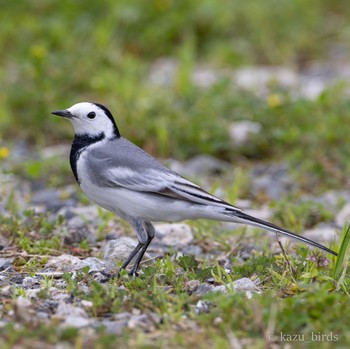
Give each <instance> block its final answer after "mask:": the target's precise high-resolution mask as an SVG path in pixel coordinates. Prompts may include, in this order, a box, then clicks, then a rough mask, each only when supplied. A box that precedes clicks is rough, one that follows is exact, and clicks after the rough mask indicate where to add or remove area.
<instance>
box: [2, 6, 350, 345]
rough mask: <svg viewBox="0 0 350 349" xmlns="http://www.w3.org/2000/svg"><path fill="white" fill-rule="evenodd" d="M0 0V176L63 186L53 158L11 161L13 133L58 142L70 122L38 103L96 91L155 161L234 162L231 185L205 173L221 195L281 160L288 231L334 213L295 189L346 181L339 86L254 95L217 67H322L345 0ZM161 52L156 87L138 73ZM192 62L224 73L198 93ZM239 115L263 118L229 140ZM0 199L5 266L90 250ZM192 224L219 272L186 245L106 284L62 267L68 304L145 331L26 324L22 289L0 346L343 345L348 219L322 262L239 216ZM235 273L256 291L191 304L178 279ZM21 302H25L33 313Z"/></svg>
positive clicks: (62, 171) (37, 263) (228, 277)
mask: <svg viewBox="0 0 350 349" xmlns="http://www.w3.org/2000/svg"><path fill="white" fill-rule="evenodd" d="M1 11H2V18H1V21H0V33H1V40H0V50H1V57H0V80H1V84H0V105H1V108H0V166H1V167H2V170H1V172H6V173H15V174H16V175H18V176H19V177H20V178H22V179H24V180H27V181H29V182H31V183H40V184H41V185H42V186H45V187H59V186H62V185H65V184H70V183H73V182H74V179H73V176H72V175H71V174H70V169H69V163H68V161H67V159H66V158H59V157H57V155H56V156H54V157H47V158H45V161H42V159H32V158H21V160H20V161H17V160H16V159H15V157H14V159H12V156H13V154H14V151H13V150H14V149H15V148H16V146H18V144H17V143H19V140H21V141H25V142H26V143H25V147H26V146H27V145H28V148H29V149H37V150H39V151H41V150H43V149H45V148H46V147H48V146H52V145H57V144H61V143H65V144H69V143H70V139H71V138H72V133H73V131H72V129H71V127H70V125H69V124H68V123H64V122H62V120H59V119H58V118H56V117H55V116H53V115H50V112H51V111H53V110H56V109H62V108H66V107H68V106H71V105H72V104H74V103H77V102H79V101H96V102H100V103H103V104H105V105H106V106H108V108H109V109H110V110H111V111H112V113H113V114H114V116H115V118H116V121H117V124H118V126H119V128H120V131H121V133H122V135H124V136H125V137H127V138H129V139H131V140H132V141H134V142H135V143H137V144H138V145H140V146H142V147H143V148H144V149H146V150H147V151H149V152H151V153H152V154H153V155H155V156H158V157H160V158H168V157H173V158H176V159H179V160H186V159H188V158H190V157H191V156H194V155H197V154H202V153H206V154H211V155H214V156H216V157H218V158H221V159H224V160H227V161H230V162H232V163H234V164H235V165H237V170H236V169H235V182H234V183H233V184H232V174H228V176H229V177H226V176H227V175H225V176H224V177H223V178H220V183H225V189H227V190H226V193H227V194H226V195H227V197H226V198H227V200H228V201H230V202H233V203H234V202H235V201H236V200H237V199H241V198H244V199H246V198H249V199H252V195H251V193H250V192H249V190H248V186H249V179H248V177H249V173H250V170H251V168H252V167H254V166H255V165H256V164H258V163H276V162H283V163H286V164H287V165H288V166H289V167H290V169H291V171H292V175H293V178H294V179H295V181H297V183H298V185H299V186H298V187H300V190H299V191H298V192H296V193H293V194H291V195H290V196H288V197H286V198H284V199H283V200H276V201H274V202H270V203H269V204H270V205H271V206H273V208H274V210H275V211H274V221H275V222H276V223H278V224H281V225H283V226H285V227H286V228H289V229H291V230H294V231H296V232H301V231H303V230H305V229H307V228H310V227H313V226H315V225H316V224H317V223H320V222H324V221H330V220H331V219H332V217H334V212H331V210H330V208H328V207H327V206H326V205H323V204H322V203H319V204H315V203H313V202H311V201H310V202H309V201H305V200H304V201H302V202H301V201H300V200H299V198H300V197H301V196H302V195H303V194H305V193H308V194H313V195H320V194H321V193H323V192H324V191H325V190H328V189H344V188H348V186H349V184H348V183H349V179H348V177H349V171H350V161H349V158H350V137H349V129H348V126H349V110H350V101H349V89H348V85H347V84H341V83H338V84H335V85H333V86H332V87H330V88H329V89H327V90H326V91H325V92H323V93H322V94H321V95H320V97H319V98H317V99H315V100H306V99H302V98H301V99H297V98H295V94H293V93H291V91H289V90H286V89H281V88H280V87H279V86H278V85H277V84H274V83H273V82H271V84H270V85H269V86H268V90H267V92H266V93H265V94H260V95H259V94H256V93H253V92H248V91H242V90H240V89H239V88H238V87H237V86H235V84H234V83H233V80H232V79H231V78H230V72H232V71H234V69H238V68H240V67H243V66H245V65H268V66H280V65H281V66H290V67H293V68H295V70H302V69H304V68H305V67H308V65H310V64H311V63H312V62H317V61H320V62H322V61H331V63H332V62H333V61H332V60H333V58H334V56H332V52H333V51H334V50H335V49H336V48H337V47H341V48H344V47H345V48H346V49H348V48H349V44H348V43H349V41H350V26H349V18H350V2H348V1H343V0H342V1H341V0H325V1H318V0H308V1H305V0H294V1H291V0H265V1H258V0H252V1H239V0H234V1H229V0H219V1H218V0H202V1H195V0H187V1H185V0H151V1H139V0H137V1H136V0H118V1H114V0H102V1H92V0H88V1H67V0H63V1H55V0H45V1H44V0H34V1H3V2H2V3H1ZM163 57H170V58H172V59H175V60H176V62H177V69H176V72H175V73H174V76H173V78H172V79H170V81H169V83H168V84H167V85H166V86H159V85H157V84H154V83H152V82H151V81H150V72H151V71H152V69H155V68H154V67H155V65H156V64H157V61H158V59H159V58H163ZM198 66H206V67H210V68H211V69H213V70H214V71H220V72H224V74H223V77H220V78H219V79H218V80H217V81H216V82H215V83H214V84H213V85H212V86H210V87H208V88H201V87H198V86H197V85H195V84H194V83H193V81H192V80H191V74H192V72H193V71H194V69H195V68H196V67H198ZM226 72H228V73H227V74H226ZM238 120H251V121H256V122H259V123H260V124H261V125H262V131H261V132H260V133H259V134H257V135H256V136H254V137H253V138H252V139H251V141H250V143H249V145H245V146H243V147H237V146H233V145H232V143H231V141H230V139H229V135H228V131H227V130H228V127H229V125H230V124H231V123H232V122H234V121H238ZM12 160H13V161H12ZM238 168H240V170H238ZM214 187H215V185H214ZM78 195H80V194H78ZM1 199H2V198H1ZM253 199H254V200H256V202H254V204H255V203H257V204H262V203H266V199H265V198H260V197H257V198H253ZM84 200H86V198H81V201H82V202H84ZM2 203H3V202H1V204H2ZM341 204H342V203H339V208H341ZM5 206H6V208H7V209H8V211H9V212H11V216H8V215H2V214H0V234H1V235H3V236H5V237H6V238H7V239H9V240H10V241H11V244H12V245H13V246H14V249H15V250H14V251H15V252H16V253H15V254H14V256H15V261H14V266H15V269H16V271H17V272H25V273H28V274H29V275H34V274H35V271H36V270H37V269H38V268H41V267H42V266H43V265H44V264H45V262H46V261H47V258H48V257H49V256H50V255H58V254H61V253H74V252H76V254H79V253H81V254H83V255H84V256H90V255H94V252H93V249H92V248H90V247H91V246H89V244H88V243H87V242H86V241H83V242H82V243H81V244H80V245H78V246H74V248H75V249H76V250H73V248H72V246H66V245H65V243H64V238H63V237H62V236H59V235H55V228H57V227H58V226H59V225H62V224H65V222H64V220H63V219H58V220H51V219H50V217H49V216H48V215H47V214H46V213H45V214H39V213H36V214H34V212H33V211H31V210H29V211H24V212H21V210H20V209H19V203H17V202H16V199H15V195H14V194H13V195H12V194H11V195H10V196H9V197H8V198H7V202H6V203H5ZM315 212H317V214H316V213H315ZM100 215H101V217H99V218H101V220H104V222H105V223H104V224H102V225H101V227H100V228H99V230H98V232H97V236H98V239H99V240H101V239H102V238H103V237H104V236H105V235H104V234H105V228H106V227H107V225H108V223H109V221H110V220H111V219H112V218H111V215H110V214H105V213H102V212H100ZM191 226H192V227H193V229H194V231H195V240H196V243H197V244H199V245H201V246H202V247H203V249H204V250H205V251H208V252H211V251H213V250H215V251H216V252H219V253H221V254H226V255H228V256H229V258H230V259H231V260H232V262H233V267H232V271H231V272H230V273H228V272H227V270H225V269H223V268H222V266H220V265H219V261H217V260H212V261H211V260H210V261H207V260H198V259H195V258H194V257H192V256H186V255H185V256H182V257H180V258H177V259H175V260H173V259H171V258H170V257H166V258H164V259H163V260H159V261H158V260H157V261H156V262H155V264H152V265H151V266H147V267H144V268H143V271H144V273H143V274H142V275H141V276H140V277H139V278H137V279H129V278H128V277H127V276H126V275H124V274H123V273H122V277H121V278H120V279H119V280H113V281H109V282H108V283H107V284H100V283H98V282H96V281H95V280H94V279H93V278H92V276H91V275H90V274H89V272H88V270H82V271H81V273H79V274H78V275H77V276H75V277H74V278H73V277H72V274H69V273H66V274H65V275H64V280H65V282H66V284H67V288H66V291H67V294H70V295H72V298H73V299H74V302H77V303H78V304H79V302H80V301H81V300H86V301H89V302H91V303H92V306H91V308H89V314H90V315H91V316H95V317H97V318H99V319H102V318H103V317H108V316H109V315H110V314H111V313H117V312H131V311H133V310H136V311H140V312H141V313H143V314H149V313H151V312H152V313H155V314H157V315H158V316H159V318H160V319H161V321H159V322H156V323H155V324H154V330H152V331H148V329H139V328H136V329H125V330H124V331H123V333H122V334H120V335H114V334H109V333H107V332H106V330H105V329H103V328H101V329H98V330H97V332H96V333H95V334H93V335H91V333H90V335H87V334H86V333H85V332H84V331H80V330H77V329H71V328H68V329H62V328H59V327H58V326H57V325H58V323H55V321H57V322H59V321H58V320H56V319H51V320H52V321H51V320H50V321H51V322H49V321H47V322H44V321H43V322H39V323H37V322H35V321H34V322H32V321H29V322H27V321H25V320H23V319H22V318H21V316H20V315H18V314H17V312H18V309H17V308H16V304H15V302H14V299H17V298H18V297H20V296H22V297H26V290H25V289H23V288H21V287H18V288H16V289H14V290H13V299H7V298H6V297H2V296H1V297H2V298H1V302H2V303H3V305H4V306H3V308H1V310H0V320H1V319H3V318H5V317H7V316H10V315H11V314H15V317H16V319H17V318H18V321H19V322H20V323H21V324H22V325H23V326H17V325H16V324H14V323H9V324H6V325H5V326H3V322H1V321H0V338H1V339H0V349H10V348H13V347H19V348H22V347H23V348H38V347H48V348H51V347H52V348H53V347H54V345H55V343H57V342H59V341H60V342H66V343H68V344H70V345H71V346H72V347H74V348H84V349H88V348H116V347H118V348H178V347H186V348H198V347H200V348H222V349H224V348H232V347H236V346H237V345H236V344H235V343H237V340H238V341H239V342H240V344H242V345H243V347H244V346H246V347H249V348H250V347H252V348H265V347H268V345H269V343H268V342H269V341H271V342H277V343H280V344H281V345H284V343H283V342H284V340H283V337H282V338H281V333H283V334H300V335H304V336H305V337H304V338H305V340H304V341H301V340H299V341H293V343H289V344H291V345H292V347H293V348H298V347H300V348H304V347H305V345H306V344H305V341H307V340H309V341H310V343H308V344H307V345H308V347H310V348H333V347H335V346H337V345H338V344H339V345H340V346H341V345H343V346H344V347H345V345H346V343H349V342H350V337H349V334H348V333H349V331H348V328H349V325H350V315H349V312H348V311H347V309H349V304H350V302H349V282H350V279H349V271H348V269H347V266H348V258H349V252H347V249H348V245H349V236H350V235H349V229H347V227H344V232H343V237H342V240H341V241H340V242H339V243H337V244H335V246H332V248H334V249H335V250H337V251H340V256H339V258H338V259H336V258H333V257H332V258H331V257H330V256H326V258H329V259H325V257H324V256H321V255H319V254H317V253H315V254H310V252H309V250H308V249H307V248H305V247H300V248H299V249H297V251H296V253H295V254H293V255H290V254H288V253H283V252H281V253H280V254H277V255H272V254H271V251H270V249H269V248H268V241H271V240H270V239H271V235H268V236H263V235H261V233H260V232H259V234H255V233H252V234H246V230H245V228H244V227H243V228H242V229H241V230H239V231H235V232H234V233H233V232H232V231H223V232H221V230H220V225H218V224H217V223H213V222H207V221H201V222H191ZM243 238H244V239H249V240H250V241H252V245H255V246H258V247H259V249H258V250H259V251H258V252H253V257H251V258H249V259H248V260H243V259H241V258H239V257H238V256H237V254H236V252H237V251H238V250H239V248H240V246H241V244H242V240H243ZM233 246H237V247H235V248H236V249H235V250H232V248H233ZM6 256H8V255H6ZM241 277H249V278H252V279H257V278H259V279H260V280H261V285H260V286H259V287H260V289H261V291H262V293H261V294H254V295H253V297H252V298H247V297H246V296H245V294H244V293H238V292H233V291H232V290H228V295H225V294H222V293H209V294H207V295H206V296H204V299H203V297H199V296H197V295H195V294H193V293H192V292H191V290H190V286H189V285H190V282H191V281H195V280H199V281H200V282H205V281H206V280H207V279H208V278H213V279H214V283H215V285H224V284H228V283H231V282H232V281H235V280H237V279H239V278H241ZM82 283H83V284H84V285H85V286H86V288H85V289H84V292H83V290H82V289H81V287H80V286H81V284H82ZM52 285H53V280H52V279H50V278H48V277H44V278H43V280H42V285H41V286H42V291H41V294H40V297H41V298H42V299H46V298H47V297H48V294H49V292H50V287H51V286H52ZM86 290H88V291H87V293H86V292H85V291H86ZM199 299H201V300H205V301H207V302H208V304H209V311H208V312H203V313H198V312H197V311H196V308H195V305H196V304H197V302H198V300H199ZM36 306H37V305H35V304H33V307H34V310H35V311H40V308H39V306H37V308H35V307H36ZM9 314H10V315H9ZM11 316H12V315H11ZM312 334H314V335H319V334H324V335H330V334H332V335H333V337H332V338H333V340H329V339H328V340H317V341H312V338H310V337H311V336H312ZM269 335H272V337H269ZM334 335H336V336H338V337H337V339H335V337H334ZM273 336H274V337H273ZM287 342H288V341H287ZM289 342H290V341H289ZM287 344H288V343H287ZM277 345H278V344H277Z"/></svg>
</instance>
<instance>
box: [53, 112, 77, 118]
mask: <svg viewBox="0 0 350 349" xmlns="http://www.w3.org/2000/svg"><path fill="white" fill-rule="evenodd" d="M51 114H54V115H58V116H63V117H64V118H72V117H73V115H72V114H71V112H69V111H68V110H56V111H53V112H52V113H51Z"/></svg>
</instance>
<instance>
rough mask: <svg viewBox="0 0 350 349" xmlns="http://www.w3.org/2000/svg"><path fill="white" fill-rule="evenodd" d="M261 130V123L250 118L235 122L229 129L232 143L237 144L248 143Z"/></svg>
mask: <svg viewBox="0 0 350 349" xmlns="http://www.w3.org/2000/svg"><path fill="white" fill-rule="evenodd" d="M260 131H261V125H260V124H259V123H257V122H253V121H249V120H242V121H237V122H233V123H232V124H231V125H230V126H229V129H228V133H229V136H230V139H231V141H232V143H233V144H234V145H237V146H242V145H244V144H247V143H248V142H249V141H250V140H251V138H252V136H254V135H256V134H259V133H260Z"/></svg>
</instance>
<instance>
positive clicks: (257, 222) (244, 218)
mask: <svg viewBox="0 0 350 349" xmlns="http://www.w3.org/2000/svg"><path fill="white" fill-rule="evenodd" d="M225 214H227V215H229V216H233V217H234V218H235V219H236V222H237V221H239V223H246V224H250V225H254V226H256V227H259V228H263V229H265V230H268V231H271V232H273V233H279V234H282V235H285V236H288V237H290V238H292V239H295V240H298V241H301V242H304V243H305V244H308V245H311V246H314V247H317V248H319V249H321V250H323V251H326V252H328V253H331V254H333V255H334V256H338V253H336V252H334V251H333V250H331V249H329V248H328V247H325V246H323V245H321V244H319V243H318V242H316V241H312V240H310V239H307V238H305V237H303V236H300V235H297V234H295V233H292V232H290V231H288V230H285V229H283V228H280V227H278V226H277V225H274V224H272V223H269V222H266V221H264V220H262V219H259V218H255V217H253V216H250V215H248V214H246V213H244V212H242V211H234V210H229V209H226V210H225ZM237 218H238V219H237Z"/></svg>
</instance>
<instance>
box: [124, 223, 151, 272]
mask: <svg viewBox="0 0 350 349" xmlns="http://www.w3.org/2000/svg"><path fill="white" fill-rule="evenodd" d="M145 228H146V233H147V241H146V243H145V244H144V245H143V247H142V248H141V251H140V253H139V254H138V256H137V258H136V261H135V264H134V266H133V267H132V269H131V270H130V272H129V275H131V276H132V275H135V276H137V269H138V268H139V266H140V262H141V260H142V258H143V256H144V254H145V252H146V250H147V248H148V246H149V245H150V243H151V241H152V240H153V238H154V235H155V230H154V227H153V225H152V224H151V223H149V222H145Z"/></svg>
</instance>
